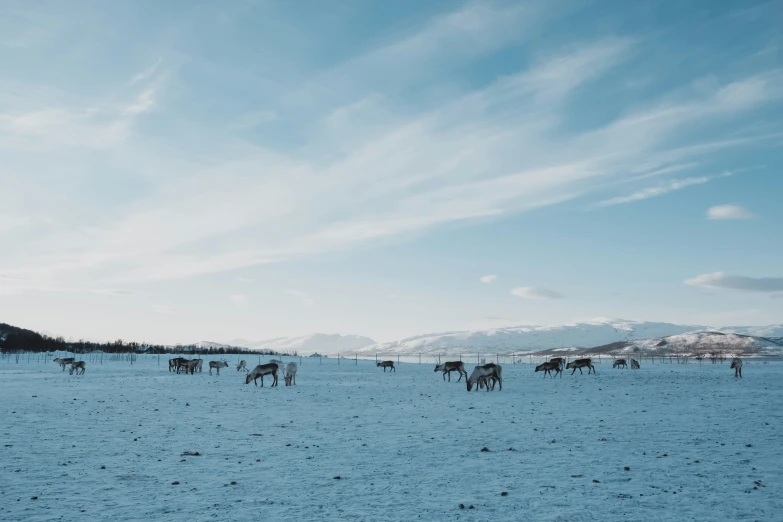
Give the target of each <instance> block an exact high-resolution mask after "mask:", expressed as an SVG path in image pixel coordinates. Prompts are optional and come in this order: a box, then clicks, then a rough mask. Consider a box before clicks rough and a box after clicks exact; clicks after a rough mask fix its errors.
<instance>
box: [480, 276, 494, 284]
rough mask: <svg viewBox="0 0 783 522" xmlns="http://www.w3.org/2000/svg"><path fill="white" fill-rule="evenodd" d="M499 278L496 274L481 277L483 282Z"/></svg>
mask: <svg viewBox="0 0 783 522" xmlns="http://www.w3.org/2000/svg"><path fill="white" fill-rule="evenodd" d="M497 278H498V276H496V275H485V276H482V277H481V278H479V281H481V282H482V283H491V282H493V281H494V280H495V279H497Z"/></svg>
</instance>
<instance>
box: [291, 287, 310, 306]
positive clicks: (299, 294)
mask: <svg viewBox="0 0 783 522" xmlns="http://www.w3.org/2000/svg"><path fill="white" fill-rule="evenodd" d="M286 294H288V295H290V296H292V297H295V298H297V299H299V302H300V303H302V306H304V307H305V308H310V307H311V306H313V305H314V304H315V301H313V300H312V299H311V298H310V296H309V295H307V293H306V292H303V291H301V290H286Z"/></svg>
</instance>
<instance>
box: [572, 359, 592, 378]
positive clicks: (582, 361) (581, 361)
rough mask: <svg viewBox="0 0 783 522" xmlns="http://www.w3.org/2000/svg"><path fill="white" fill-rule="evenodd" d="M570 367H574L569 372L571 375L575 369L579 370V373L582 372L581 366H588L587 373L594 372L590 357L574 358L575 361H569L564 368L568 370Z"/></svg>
mask: <svg viewBox="0 0 783 522" xmlns="http://www.w3.org/2000/svg"><path fill="white" fill-rule="evenodd" d="M571 368H573V369H574V371H573V372H571V375H573V374H574V372H575V371H576V370H579V373H582V368H589V370H588V371H587V375H590V373H591V372H595V366H593V361H592V360H591V359H576V360H575V361H571V362H570V363H568V364H567V365H566V370H570V369H571Z"/></svg>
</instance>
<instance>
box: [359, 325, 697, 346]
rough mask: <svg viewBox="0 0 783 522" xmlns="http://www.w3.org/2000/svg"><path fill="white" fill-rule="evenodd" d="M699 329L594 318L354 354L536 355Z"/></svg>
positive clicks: (450, 335)
mask: <svg viewBox="0 0 783 522" xmlns="http://www.w3.org/2000/svg"><path fill="white" fill-rule="evenodd" d="M703 329H705V327H703V326H696V325H680V324H672V323H654V322H647V321H629V320H624V319H607V318H598V319H594V320H592V321H588V322H584V323H574V324H567V325H562V326H516V327H510V328H494V329H491V330H478V331H466V332H444V333H434V334H425V335H417V336H414V337H408V338H406V339H402V340H400V341H394V342H389V343H378V344H375V345H372V346H368V347H366V348H362V349H359V350H358V351H359V352H360V353H367V354H372V353H379V354H399V355H414V354H418V353H422V354H443V355H458V354H461V353H465V354H466V353H482V352H483V353H510V352H536V351H541V350H551V349H553V348H575V347H576V348H588V347H592V346H600V345H605V344H610V343H614V342H618V341H631V340H636V339H649V338H653V337H666V336H669V335H677V334H682V333H686V332H692V331H695V330H703Z"/></svg>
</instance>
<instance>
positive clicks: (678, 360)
mask: <svg viewBox="0 0 783 522" xmlns="http://www.w3.org/2000/svg"><path fill="white" fill-rule="evenodd" d="M739 355H740V356H742V355H743V354H739ZM71 357H73V358H75V359H76V360H80V361H86V362H88V363H90V364H103V363H104V361H109V362H127V363H129V364H130V365H133V364H134V363H136V362H137V361H139V360H143V361H152V360H155V361H156V362H157V364H158V366H161V365H164V366H168V361H169V359H173V358H176V357H183V358H189V359H194V358H201V359H203V360H205V361H206V360H220V361H226V362H228V363H229V364H231V363H232V362H233V364H235V365H238V364H239V362H240V361H242V360H244V361H245V362H246V365H247V366H248V367H252V366H253V365H254V364H263V363H265V362H269V360H270V359H277V360H281V361H283V362H284V363H287V362H290V361H294V362H297V363H298V364H299V365H300V366H306V365H311V364H312V365H324V364H328V365H333V364H336V365H338V366H340V365H349V364H353V365H358V364H359V362H360V361H365V362H366V361H373V362H375V363H379V362H382V361H392V362H394V363H395V364H402V363H405V364H428V365H437V364H441V363H445V362H450V361H462V362H463V363H464V364H466V365H469V364H476V365H478V364H487V363H495V364H500V365H514V364H530V365H538V364H541V363H543V362H546V361H549V360H550V359H552V357H553V356H552V355H536V354H532V353H505V354H504V353H487V352H478V353H475V352H474V353H470V352H466V353H458V354H453V353H452V354H443V353H417V354H396V353H391V354H390V353H377V354H367V353H356V352H349V353H337V354H333V355H322V354H313V355H308V356H302V355H268V354H233V355H229V354H225V355H218V354H214V355H200V356H194V354H187V353H183V354H169V353H166V354H149V353H136V352H126V353H105V352H101V351H95V352H88V353H74V352H67V351H56V352H24V351H18V352H4V353H2V354H0V361H2V360H4V361H5V362H6V363H17V364H18V363H20V362H26V363H40V364H47V363H50V362H52V361H53V360H54V359H57V358H71ZM557 357H563V358H564V359H565V360H566V363H567V362H569V361H573V360H575V359H582V358H590V359H592V362H593V364H599V365H604V364H609V365H612V364H613V363H614V361H615V360H616V359H625V362H626V363H627V364H628V366H629V367H630V364H631V360H632V359H633V360H635V361H637V362H638V363H639V364H640V365H641V364H705V363H706V364H710V363H711V364H722V363H727V364H728V363H730V362H731V359H732V357H730V356H727V355H725V354H719V355H716V354H712V355H709V354H700V355H694V354H651V353H645V354H641V353H634V354H631V355H611V354H590V353H579V354H577V353H573V354H572V355H570V356H568V357H566V356H563V355H560V354H557ZM753 359H754V360H757V361H763V360H781V357H775V356H761V357H758V356H754V357H753ZM750 363H751V361H749V360H746V361H745V364H750Z"/></svg>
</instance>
